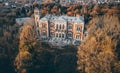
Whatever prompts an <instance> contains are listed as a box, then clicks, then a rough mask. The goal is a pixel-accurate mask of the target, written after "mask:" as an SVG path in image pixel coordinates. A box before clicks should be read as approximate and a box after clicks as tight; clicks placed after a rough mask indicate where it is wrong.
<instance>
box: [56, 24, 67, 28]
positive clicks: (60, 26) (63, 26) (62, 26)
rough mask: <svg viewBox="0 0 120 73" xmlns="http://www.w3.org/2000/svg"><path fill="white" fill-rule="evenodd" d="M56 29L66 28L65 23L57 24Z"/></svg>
mask: <svg viewBox="0 0 120 73" xmlns="http://www.w3.org/2000/svg"><path fill="white" fill-rule="evenodd" d="M56 29H65V25H58V24H57V25H56Z"/></svg>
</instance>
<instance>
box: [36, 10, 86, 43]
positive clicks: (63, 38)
mask: <svg viewBox="0 0 120 73" xmlns="http://www.w3.org/2000/svg"><path fill="white" fill-rule="evenodd" d="M34 16H35V24H36V27H37V28H36V29H37V34H38V36H39V37H40V39H43V40H48V41H49V42H54V43H55V42H56V43H61V42H62V43H61V44H63V43H64V44H65V43H67V44H70V43H71V44H75V43H76V42H78V43H79V42H81V41H82V40H83V31H84V18H83V17H82V16H66V15H62V16H55V15H51V14H49V15H46V16H44V17H42V18H41V15H40V11H39V9H35V10H34Z"/></svg>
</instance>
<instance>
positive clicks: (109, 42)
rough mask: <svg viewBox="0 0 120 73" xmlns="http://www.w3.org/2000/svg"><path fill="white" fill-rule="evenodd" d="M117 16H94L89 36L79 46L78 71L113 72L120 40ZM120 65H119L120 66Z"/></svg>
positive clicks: (90, 72) (90, 24) (89, 27)
mask: <svg viewBox="0 0 120 73" xmlns="http://www.w3.org/2000/svg"><path fill="white" fill-rule="evenodd" d="M119 24H120V23H119V19H118V17H117V16H107V15H105V16H100V17H96V18H93V19H92V20H91V21H90V22H89V24H88V26H87V27H86V28H87V29H88V30H87V31H88V33H89V34H88V36H87V37H86V38H85V40H84V42H83V43H82V44H81V45H80V46H79V48H78V52H77V57H78V61H77V64H78V71H79V72H80V73H112V72H114V69H113V67H114V64H115V61H116V60H117V58H116V54H115V50H116V45H117V44H118V40H120V37H118V36H120V35H119V33H120V30H119V28H120V25H119ZM118 67H119V66H117V68H118Z"/></svg>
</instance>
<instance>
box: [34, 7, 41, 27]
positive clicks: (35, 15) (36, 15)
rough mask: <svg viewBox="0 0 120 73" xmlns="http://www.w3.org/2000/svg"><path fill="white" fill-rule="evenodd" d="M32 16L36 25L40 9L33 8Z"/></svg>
mask: <svg viewBox="0 0 120 73" xmlns="http://www.w3.org/2000/svg"><path fill="white" fill-rule="evenodd" d="M34 17H35V24H36V25H38V21H39V19H40V11H39V9H38V8H35V9H34Z"/></svg>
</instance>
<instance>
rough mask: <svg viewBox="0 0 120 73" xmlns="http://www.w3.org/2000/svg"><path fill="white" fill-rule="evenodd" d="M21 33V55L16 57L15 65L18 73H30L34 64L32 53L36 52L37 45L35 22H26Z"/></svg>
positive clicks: (31, 20)
mask: <svg viewBox="0 0 120 73" xmlns="http://www.w3.org/2000/svg"><path fill="white" fill-rule="evenodd" d="M19 33H20V42H19V43H20V44H19V53H18V55H17V56H16V59H15V62H14V64H15V66H16V70H17V72H18V73H28V72H27V71H28V70H29V68H31V66H32V63H33V60H32V57H33V55H32V52H34V47H35V46H36V43H37V40H36V33H35V27H34V20H33V19H30V20H28V21H26V22H25V23H24V26H23V27H21V29H20V31H19Z"/></svg>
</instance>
